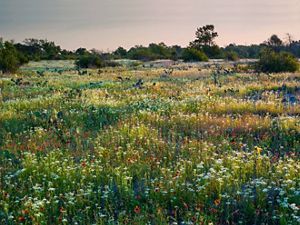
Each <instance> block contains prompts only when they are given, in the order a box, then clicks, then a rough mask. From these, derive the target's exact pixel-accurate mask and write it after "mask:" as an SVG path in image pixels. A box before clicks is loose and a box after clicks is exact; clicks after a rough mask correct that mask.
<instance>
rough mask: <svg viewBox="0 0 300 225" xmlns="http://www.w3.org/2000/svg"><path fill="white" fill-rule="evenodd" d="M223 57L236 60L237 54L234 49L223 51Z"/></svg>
mask: <svg viewBox="0 0 300 225" xmlns="http://www.w3.org/2000/svg"><path fill="white" fill-rule="evenodd" d="M225 59H226V60H228V61H238V60H239V56H238V54H237V53H236V52H234V51H229V52H226V53H225Z"/></svg>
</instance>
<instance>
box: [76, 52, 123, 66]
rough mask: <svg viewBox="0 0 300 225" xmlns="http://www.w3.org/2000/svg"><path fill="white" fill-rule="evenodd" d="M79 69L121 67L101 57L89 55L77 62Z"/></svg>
mask: <svg viewBox="0 0 300 225" xmlns="http://www.w3.org/2000/svg"><path fill="white" fill-rule="evenodd" d="M76 66H78V67H79V68H102V67H116V66H119V64H118V63H117V62H113V61H109V60H104V59H102V58H101V57H100V56H99V55H94V54H89V55H83V56H81V57H79V59H78V60H77V61H76Z"/></svg>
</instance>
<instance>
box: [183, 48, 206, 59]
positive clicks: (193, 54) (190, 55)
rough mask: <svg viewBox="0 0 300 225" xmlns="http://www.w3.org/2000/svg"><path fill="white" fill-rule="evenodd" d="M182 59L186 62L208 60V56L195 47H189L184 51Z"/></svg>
mask: <svg viewBox="0 0 300 225" xmlns="http://www.w3.org/2000/svg"><path fill="white" fill-rule="evenodd" d="M182 59H183V61H185V62H203V61H204V62H206V61H208V57H207V56H206V55H205V53H204V52H202V51H200V50H197V49H194V48H187V49H185V50H184V51H183V53H182Z"/></svg>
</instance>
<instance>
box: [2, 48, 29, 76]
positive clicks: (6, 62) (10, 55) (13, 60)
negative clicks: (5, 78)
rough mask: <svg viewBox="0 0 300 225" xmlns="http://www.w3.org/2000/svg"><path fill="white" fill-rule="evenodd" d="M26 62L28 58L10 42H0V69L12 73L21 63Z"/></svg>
mask: <svg viewBox="0 0 300 225" xmlns="http://www.w3.org/2000/svg"><path fill="white" fill-rule="evenodd" d="M27 62H28V59H27V58H26V57H25V56H24V55H23V54H22V53H20V52H18V51H17V49H16V48H15V46H14V45H13V44H12V43H10V42H5V43H0V71H2V72H3V73H14V72H16V71H17V70H18V68H19V67H20V66H21V65H22V64H25V63H27Z"/></svg>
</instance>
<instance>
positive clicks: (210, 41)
mask: <svg viewBox="0 0 300 225" xmlns="http://www.w3.org/2000/svg"><path fill="white" fill-rule="evenodd" d="M216 37H218V33H217V32H215V26H214V25H206V26H203V27H199V28H197V31H196V39H195V40H194V41H193V42H191V43H190V46H191V47H193V48H197V49H202V47H203V46H213V45H215V44H214V39H215V38H216Z"/></svg>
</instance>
